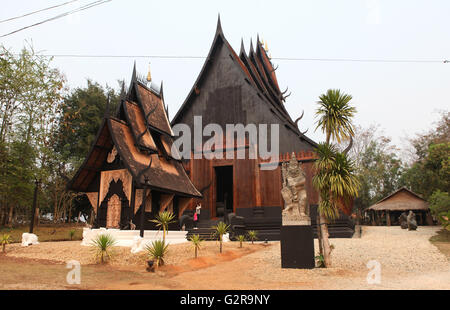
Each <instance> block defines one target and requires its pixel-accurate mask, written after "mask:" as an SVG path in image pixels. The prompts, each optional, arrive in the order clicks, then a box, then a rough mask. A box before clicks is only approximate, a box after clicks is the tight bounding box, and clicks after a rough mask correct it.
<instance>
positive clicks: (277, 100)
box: [171, 16, 317, 147]
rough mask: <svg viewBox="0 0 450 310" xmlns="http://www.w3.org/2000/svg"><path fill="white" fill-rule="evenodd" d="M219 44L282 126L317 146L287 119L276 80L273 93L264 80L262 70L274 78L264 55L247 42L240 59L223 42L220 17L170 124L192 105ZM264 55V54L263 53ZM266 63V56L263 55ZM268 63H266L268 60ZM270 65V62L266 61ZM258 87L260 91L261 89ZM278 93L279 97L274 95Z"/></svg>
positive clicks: (225, 41)
mask: <svg viewBox="0 0 450 310" xmlns="http://www.w3.org/2000/svg"><path fill="white" fill-rule="evenodd" d="M258 42H259V39H258ZM219 44H224V45H225V46H226V47H227V49H228V50H229V52H230V55H232V56H233V57H232V59H233V60H234V61H235V62H236V63H237V64H238V65H239V68H240V69H241V70H240V71H241V72H242V74H243V76H244V77H245V78H246V79H248V81H249V83H250V84H251V85H252V86H253V87H254V88H255V90H256V91H257V92H258V94H259V93H261V94H262V95H261V96H262V98H263V100H264V101H266V102H267V103H269V104H271V106H272V107H271V110H273V109H275V110H277V113H275V114H276V115H277V117H278V118H279V119H280V120H281V121H282V122H284V124H285V126H286V127H287V128H289V129H290V130H292V131H293V132H295V134H297V135H298V136H299V138H300V139H301V140H303V141H305V142H307V143H308V144H310V145H312V146H313V147H315V146H316V145H317V144H316V143H315V142H314V141H313V140H311V139H309V138H308V137H306V136H305V135H304V134H303V133H301V132H300V130H299V129H298V128H297V126H296V124H295V123H294V122H293V120H292V119H291V117H290V115H289V113H288V112H287V110H286V108H285V107H284V104H283V102H282V100H281V92H279V87H278V82H277V81H276V77H275V78H274V81H272V83H274V84H276V89H277V90H274V89H273V87H272V86H271V84H270V83H271V82H269V79H270V80H272V78H268V77H267V76H266V75H267V74H266V71H267V72H269V73H270V76H272V75H273V76H274V75H275V73H274V71H275V70H273V67H272V65H271V64H270V66H269V65H268V64H267V65H265V64H264V62H265V60H264V56H259V57H258V56H257V55H256V52H255V51H254V50H253V47H252V43H250V51H249V56H248V57H246V58H244V57H243V53H242V52H241V53H240V54H241V55H240V56H238V55H237V54H236V52H235V51H234V49H233V48H232V47H231V45H230V44H229V43H228V41H227V40H226V38H225V36H224V34H223V31H222V25H221V22H220V16H219V18H218V21H217V28H216V33H215V35H214V39H213V43H212V45H211V47H210V50H209V52H208V56H207V58H206V60H205V62H204V64H203V67H202V69H201V70H200V73H199V75H198V77H197V79H196V81H195V83H194V85H193V86H192V88H191V90H190V92H189V94H188V96H187V97H186V99H185V100H184V102H183V104H182V105H181V107H180V109H179V110H178V111H177V113H176V115H175V116H174V118H173V119H172V122H171V124H172V125H174V124H176V123H177V122H178V121H179V119H180V118H181V117H182V113H183V112H184V111H185V110H186V109H188V108H189V105H190V104H191V103H192V102H191V101H192V100H191V99H192V98H193V97H194V96H196V95H197V93H196V91H197V90H198V86H199V85H200V84H201V83H202V81H203V79H204V78H205V76H206V72H207V70H208V69H209V67H210V66H211V64H212V62H213V61H214V57H213V54H214V52H215V51H216V50H217V49H218V47H219ZM241 51H242V43H241ZM264 53H265V52H264ZM265 57H266V58H267V60H268V57H267V55H266V56H265ZM268 61H269V60H268ZM269 63H270V61H269ZM266 66H269V67H270V68H267V67H266ZM261 88H262V89H261ZM278 92H279V94H278Z"/></svg>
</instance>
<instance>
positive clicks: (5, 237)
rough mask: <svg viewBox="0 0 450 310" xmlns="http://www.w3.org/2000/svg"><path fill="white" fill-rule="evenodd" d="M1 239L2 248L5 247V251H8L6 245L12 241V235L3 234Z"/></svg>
mask: <svg viewBox="0 0 450 310" xmlns="http://www.w3.org/2000/svg"><path fill="white" fill-rule="evenodd" d="M0 240H1V244H2V248H3V253H5V252H6V245H7V244H10V243H11V241H12V240H11V235H8V234H3V235H2V238H1V239H0Z"/></svg>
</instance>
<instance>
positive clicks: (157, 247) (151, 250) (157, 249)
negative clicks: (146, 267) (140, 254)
mask: <svg viewBox="0 0 450 310" xmlns="http://www.w3.org/2000/svg"><path fill="white" fill-rule="evenodd" d="M145 248H146V250H147V253H148V256H149V257H150V258H151V259H152V260H153V261H154V263H155V269H157V268H158V267H159V266H162V265H164V257H165V256H166V254H167V251H168V248H169V245H168V244H166V242H165V241H164V240H155V241H153V242H152V243H151V244H150V245H147V246H146V247H145Z"/></svg>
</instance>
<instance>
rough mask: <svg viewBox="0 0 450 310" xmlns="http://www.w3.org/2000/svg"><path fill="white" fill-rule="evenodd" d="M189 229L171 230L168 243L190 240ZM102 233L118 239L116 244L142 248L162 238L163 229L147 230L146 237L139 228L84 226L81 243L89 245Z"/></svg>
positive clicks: (167, 237)
mask: <svg viewBox="0 0 450 310" xmlns="http://www.w3.org/2000/svg"><path fill="white" fill-rule="evenodd" d="M187 233H188V232H187V231H173V230H170V231H168V232H167V233H166V243H168V244H177V243H184V242H188V240H187V239H186V235H187ZM101 234H108V235H110V236H112V237H113V238H114V239H115V240H116V246H124V247H133V248H134V247H138V248H139V249H140V250H143V249H145V246H146V245H147V244H150V243H151V242H152V241H155V240H162V238H163V232H162V230H160V231H159V230H145V231H144V238H143V240H142V238H141V237H140V236H139V230H120V229H106V228H98V229H90V228H83V241H82V242H81V245H85V246H89V245H91V243H92V241H93V240H94V239H95V238H96V237H97V236H98V235H101Z"/></svg>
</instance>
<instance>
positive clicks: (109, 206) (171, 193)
mask: <svg viewBox="0 0 450 310" xmlns="http://www.w3.org/2000/svg"><path fill="white" fill-rule="evenodd" d="M150 79H151V78H150ZM157 88H158V87H154V86H153V85H152V84H151V83H150V82H149V81H145V79H143V78H138V77H137V74H136V67H134V70H133V77H132V79H131V83H130V87H129V90H128V92H127V93H125V91H123V92H122V96H121V101H120V105H119V107H118V109H117V111H116V112H115V113H114V114H113V115H112V116H109V115H107V114H105V118H104V120H103V122H102V124H101V126H100V129H99V131H98V134H97V137H96V139H95V142H94V144H93V145H92V147H91V150H90V152H89V154H88V156H87V157H86V159H85V161H84V163H83V164H82V165H81V167H80V168H79V170H78V172H77V173H76V174H75V176H74V178H73V179H72V180H71V181H70V182H69V184H68V188H69V189H71V190H74V191H77V192H85V193H86V195H87V196H88V198H89V200H90V202H91V204H92V207H93V211H94V213H95V225H94V226H95V227H107V228H120V229H127V228H129V227H130V226H133V224H134V225H136V226H137V227H136V228H137V229H140V228H141V227H140V223H141V221H140V217H141V216H142V214H143V212H144V210H145V212H144V214H145V220H143V221H142V222H143V223H144V229H153V228H154V227H153V226H154V223H152V222H150V221H149V220H150V219H152V218H154V216H155V215H156V214H158V213H159V212H160V211H162V210H170V211H172V212H174V214H176V215H181V214H182V213H183V211H184V209H185V208H186V207H187V206H188V204H189V202H190V201H191V200H192V198H200V197H201V194H200V192H199V191H198V190H197V189H196V188H195V186H194V185H193V184H192V182H191V180H190V179H189V177H188V175H187V174H186V172H185V170H184V168H183V165H182V163H181V162H180V161H179V160H177V159H174V158H175V157H176V156H174V154H172V150H171V146H172V143H173V133H172V129H171V126H170V123H169V120H168V116H167V109H166V106H165V104H164V95H163V89H162V84H161V87H160V88H159V89H157ZM144 193H146V196H147V197H146V199H144ZM144 201H146V203H145V206H144ZM131 223H133V224H131ZM177 225H178V224H177V223H176V224H175V226H177ZM171 228H172V229H177V228H179V227H171Z"/></svg>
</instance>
